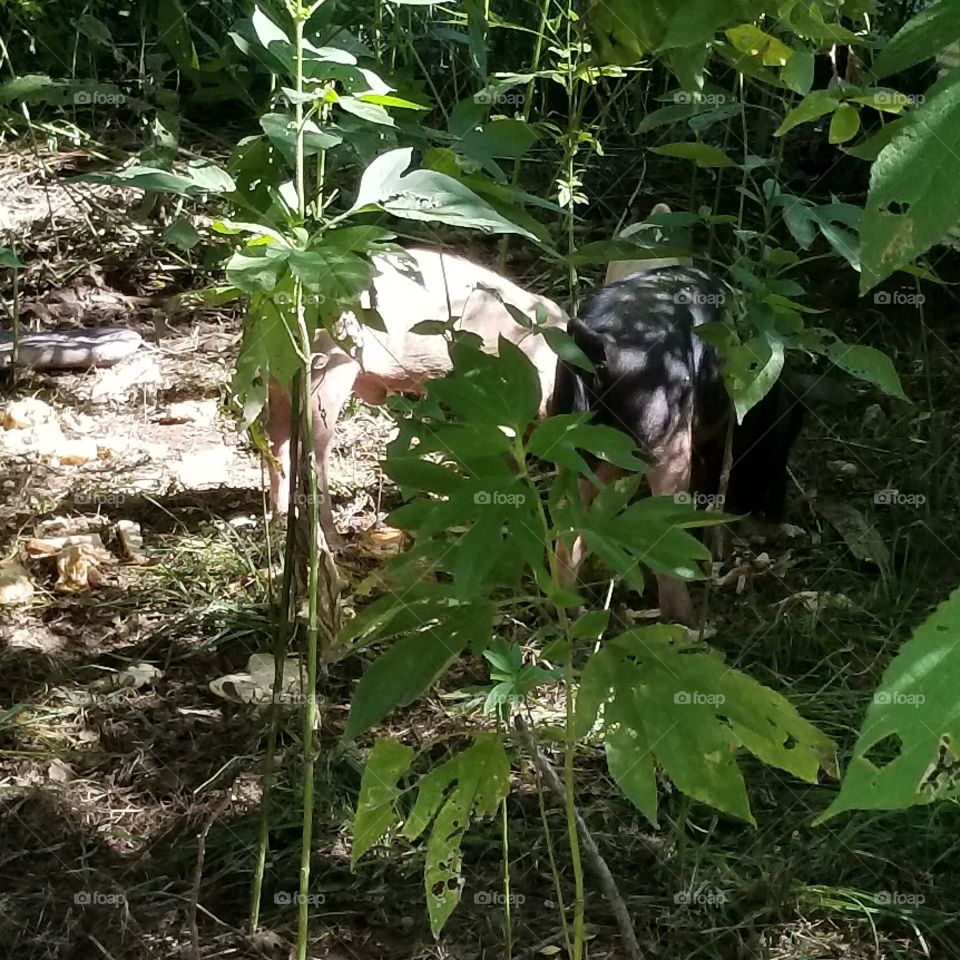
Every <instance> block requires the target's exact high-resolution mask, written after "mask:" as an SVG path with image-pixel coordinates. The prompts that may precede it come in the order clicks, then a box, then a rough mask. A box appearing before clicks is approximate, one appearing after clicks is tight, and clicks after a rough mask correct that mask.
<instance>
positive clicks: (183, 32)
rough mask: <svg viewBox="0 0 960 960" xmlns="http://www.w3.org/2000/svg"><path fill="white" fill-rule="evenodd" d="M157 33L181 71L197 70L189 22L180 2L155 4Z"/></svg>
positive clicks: (177, 0) (171, 1)
mask: <svg viewBox="0 0 960 960" xmlns="http://www.w3.org/2000/svg"><path fill="white" fill-rule="evenodd" d="M157 31H158V34H159V39H160V41H161V42H162V43H163V44H164V45H165V46H166V47H167V49H168V50H169V51H170V53H171V54H172V55H173V59H174V60H175V61H176V63H177V66H178V67H180V69H181V70H188V71H189V70H197V69H199V67H200V59H199V57H198V56H197V48H196V47H195V46H194V44H193V38H192V37H191V36H190V20H189V19H188V18H187V14H186V13H185V11H184V9H183V7H182V6H181V5H180V0H163V3H159V4H157Z"/></svg>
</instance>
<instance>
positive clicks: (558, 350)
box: [541, 327, 593, 373]
mask: <svg viewBox="0 0 960 960" xmlns="http://www.w3.org/2000/svg"><path fill="white" fill-rule="evenodd" d="M541 332H542V334H543V339H544V340H546V341H547V346H549V347H550V349H551V350H552V351H553V352H554V353H555V354H556V355H557V356H558V357H559V358H560V359H561V360H563V361H564V362H565V363H569V364H572V365H573V366H575V367H579V368H580V369H581V370H586V371H587V373H593V364H592V363H591V362H590V360H589V358H588V357H587V355H586V354H585V353H584V352H583V351H582V350H581V349H580V348H579V347H578V346H577V344H576V342H575V341H574V339H573V337H571V336H570V334H569V333H567V331H566V330H561V329H560V328H559V327H544V328H543V330H542V331H541Z"/></svg>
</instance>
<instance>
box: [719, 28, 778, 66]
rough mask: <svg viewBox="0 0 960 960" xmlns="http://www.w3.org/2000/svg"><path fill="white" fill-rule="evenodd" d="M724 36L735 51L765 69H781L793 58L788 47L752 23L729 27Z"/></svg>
mask: <svg viewBox="0 0 960 960" xmlns="http://www.w3.org/2000/svg"><path fill="white" fill-rule="evenodd" d="M726 34H727V39H728V40H729V41H730V43H731V44H732V45H733V46H734V47H735V48H736V49H737V50H739V51H740V52H741V53H745V54H747V55H748V56H751V57H753V58H755V59H757V60H759V61H760V63H762V64H763V65H764V66H765V67H782V66H784V65H785V64H786V63H787V62H788V61H789V60H790V58H791V57H792V56H793V50H791V49H790V47H788V46H787V45H786V44H785V43H783V42H782V41H780V40H778V39H777V38H776V37H774V36H772V35H771V34H769V33H764V32H763V31H762V30H761V29H760V28H759V27H756V26H754V25H753V24H752V23H742V24H740V25H739V26H737V27H731V28H730V29H729V30H727V31H726Z"/></svg>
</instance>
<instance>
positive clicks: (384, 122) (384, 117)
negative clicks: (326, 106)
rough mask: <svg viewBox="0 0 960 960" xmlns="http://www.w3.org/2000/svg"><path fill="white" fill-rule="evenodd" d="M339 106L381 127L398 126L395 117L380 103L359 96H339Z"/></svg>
mask: <svg viewBox="0 0 960 960" xmlns="http://www.w3.org/2000/svg"><path fill="white" fill-rule="evenodd" d="M337 106H338V107H340V109H341V110H345V111H346V112H347V113H350V114H353V116H355V117H359V118H360V119H361V120H366V121H367V122H368V123H375V124H378V125H379V126H381V127H393V126H396V121H395V120H394V119H393V117H391V116H390V114H389V113H387V111H386V110H384V108H383V107H382V106H380V104H378V103H371V102H370V101H369V100H366V99H363V100H361V99H359V98H358V97H339V98H338V99H337Z"/></svg>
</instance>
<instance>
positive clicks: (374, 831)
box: [350, 740, 413, 867]
mask: <svg viewBox="0 0 960 960" xmlns="http://www.w3.org/2000/svg"><path fill="white" fill-rule="evenodd" d="M412 761H413V750H412V749H411V748H410V747H407V746H404V745H403V744H402V743H399V742H398V741H396V740H378V741H377V742H376V743H375V744H374V746H373V751H372V752H371V754H370V757H369V758H368V759H367V763H366V766H365V767H364V768H363V777H362V778H361V780H360V796H359V797H358V798H357V813H356V816H355V817H354V820H353V844H352V845H351V848H350V865H351V866H352V867H355V866H356V865H357V861H358V860H359V859H360V858H361V857H362V856H363V855H364V854H365V853H366V852H367V851H368V850H370V849H372V848H373V847H374V846H376V844H377V843H379V842H380V840H381V839H382V838H383V836H384V835H385V834H386V833H387V831H388V830H390V829H391V828H392V827H396V826H398V824H399V820H398V817H397V814H396V809H395V808H396V802H397V798H398V797H399V796H400V788H399V787H398V786H397V781H398V780H399V779H400V778H401V777H402V776H403V775H404V774H405V773H406V772H407V771H408V770H409V769H410V764H411V762H412Z"/></svg>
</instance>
